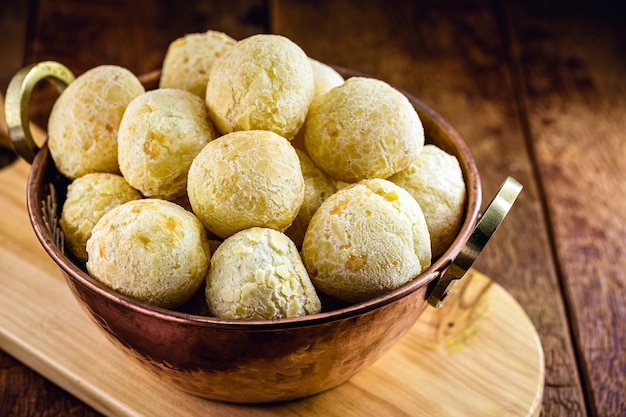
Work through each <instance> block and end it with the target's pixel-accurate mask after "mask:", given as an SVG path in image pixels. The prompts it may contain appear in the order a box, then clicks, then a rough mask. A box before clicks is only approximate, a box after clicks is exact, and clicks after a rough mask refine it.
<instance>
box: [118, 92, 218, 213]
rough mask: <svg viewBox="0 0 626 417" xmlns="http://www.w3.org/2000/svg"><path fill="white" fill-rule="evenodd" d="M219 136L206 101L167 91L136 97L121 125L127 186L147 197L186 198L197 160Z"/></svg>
mask: <svg viewBox="0 0 626 417" xmlns="http://www.w3.org/2000/svg"><path fill="white" fill-rule="evenodd" d="M217 136H218V133H217V130H216V129H215V128H214V127H213V124H212V123H211V121H210V120H209V117H208V112H207V109H206V106H205V105H204V101H203V100H202V99H201V98H199V97H198V96H196V95H194V94H192V93H190V92H188V91H184V90H177V89H173V88H161V89H157V90H151V91H148V92H146V93H145V94H142V95H140V96H139V97H137V98H135V99H134V100H133V101H132V102H131V103H130V104H129V105H128V108H127V109H126V112H125V113H124V117H123V118H122V122H121V124H120V130H119V136H118V146H119V165H120V170H121V172H122V175H124V178H126V181H128V183H129V184H130V185H132V186H133V187H135V188H136V189H138V190H139V191H141V193H142V194H143V195H144V196H146V197H153V198H161V199H164V200H171V201H173V200H176V199H179V198H180V197H183V196H184V195H185V193H186V189H187V172H188V171H189V167H190V166H191V162H192V161H193V158H194V157H195V156H196V155H197V154H198V153H199V152H200V151H201V150H202V148H204V146H205V145H206V144H207V143H209V142H210V141H211V140H213V139H214V138H216V137H217Z"/></svg>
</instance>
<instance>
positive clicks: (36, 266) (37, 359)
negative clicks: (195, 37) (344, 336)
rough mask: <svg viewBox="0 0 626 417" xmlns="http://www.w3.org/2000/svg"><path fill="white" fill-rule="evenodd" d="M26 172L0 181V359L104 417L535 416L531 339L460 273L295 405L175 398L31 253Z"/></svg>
mask: <svg viewBox="0 0 626 417" xmlns="http://www.w3.org/2000/svg"><path fill="white" fill-rule="evenodd" d="M29 168H30V167H29V165H27V164H26V163H24V162H22V161H21V160H20V161H17V162H15V163H14V164H12V165H11V166H9V167H6V168H3V169H2V170H0V183H1V184H2V187H1V190H0V205H1V207H2V214H1V215H0V348H2V349H4V350H5V351H7V352H9V353H10V354H11V355H13V356H15V357H16V358H17V359H19V360H21V361H22V362H24V363H25V364H27V365H28V366H30V367H32V368H33V369H35V370H36V371H38V372H39V373H41V374H42V375H44V376H45V377H47V378H48V379H50V380H52V381H53V382H55V383H56V384H58V385H59V386H61V387H63V388H64V389H66V390H67V391H69V392H71V393H73V394H74V395H76V396H77V397H78V398H80V399H82V400H83V401H85V402H86V403H87V404H89V405H91V406H92V407H93V408H95V409H97V410H98V411H100V412H102V413H104V414H106V415H110V416H149V417H158V416H191V415H211V416H270V415H272V416H274V415H278V416H295V415H297V416H320V415H324V416H337V417H339V416H341V417H346V416H381V415H384V416H412V415H419V416H437V417H442V416H459V415H463V416H480V417H485V416H497V417H503V416H538V415H539V413H540V410H541V403H542V395H543V384H544V358H543V350H542V348H541V343H540V341H539V337H538V335H537V332H536V330H535V328H534V327H533V325H532V323H531V322H530V320H529V318H528V316H527V315H526V313H525V312H524V311H523V309H522V308H521V307H520V306H519V304H518V303H517V302H516V301H515V300H514V299H513V298H512V297H511V296H510V295H509V294H508V293H507V292H506V291H505V290H504V289H503V288H502V287H501V286H499V285H498V284H496V283H495V282H494V281H492V280H491V279H489V278H488V277H486V276H485V275H483V274H481V273H479V272H477V271H470V273H469V274H468V275H467V276H466V277H465V278H464V279H463V280H462V281H461V282H460V283H459V284H457V285H456V286H454V287H453V293H452V294H451V295H450V296H449V297H448V298H447V299H446V301H445V303H444V307H443V308H441V309H439V310H436V309H434V308H429V309H428V310H427V311H426V312H425V313H424V315H423V316H422V318H421V319H420V320H419V321H418V322H417V323H416V324H415V325H414V326H413V328H412V329H411V330H410V331H409V332H408V334H407V335H406V336H405V337H403V338H402V339H401V341H400V342H399V343H398V344H397V345H396V346H394V347H393V348H392V350H390V351H389V352H388V353H386V354H385V355H384V356H383V357H382V358H381V359H380V360H378V361H377V362H376V363H375V364H374V365H372V366H371V367H369V368H368V369H366V370H363V371H361V372H360V373H358V374H357V375H355V376H354V377H353V378H352V379H350V380H349V381H348V382H346V383H345V384H343V385H341V386H339V387H337V388H335V389H333V390H330V391H327V392H325V393H322V394H319V395H316V396H313V397H310V398H306V399H303V400H299V401H293V402H288V403H284V404H279V405H275V404H274V405H267V406H239V405H232V404H223V403H217V402H213V401H208V400H203V399H200V398H197V397H193V396H190V395H188V394H185V393H182V392H180V391H178V390H176V389H173V388H171V387H169V386H167V385H166V384H164V383H162V382H161V381H159V380H158V379H156V378H155V377H153V376H152V374H148V373H146V372H144V371H143V369H141V368H139V367H138V366H136V365H135V364H134V362H132V361H131V359H130V358H128V357H127V356H126V355H125V354H123V353H121V352H120V351H118V350H117V348H116V347H114V345H113V344H112V343H111V342H109V340H108V339H106V338H105V336H104V335H103V334H101V333H100V330H99V329H98V328H97V327H96V326H95V324H93V323H92V322H91V320H90V319H89V318H88V316H87V314H86V312H84V311H83V310H82V308H81V307H80V306H79V304H78V302H77V301H76V300H75V299H74V297H73V295H72V293H71V292H70V290H69V288H68V287H67V286H66V284H65V281H64V279H63V277H62V275H61V273H60V271H59V270H58V269H57V267H56V265H55V264H54V263H53V262H52V261H51V260H50V259H49V258H48V256H47V254H46V253H45V252H44V250H43V249H42V248H41V246H40V245H39V242H38V241H37V239H36V237H35V234H34V232H33V231H32V229H31V225H30V222H29V220H28V214H27V209H26V203H25V200H26V197H25V196H26V177H27V173H28V170H29Z"/></svg>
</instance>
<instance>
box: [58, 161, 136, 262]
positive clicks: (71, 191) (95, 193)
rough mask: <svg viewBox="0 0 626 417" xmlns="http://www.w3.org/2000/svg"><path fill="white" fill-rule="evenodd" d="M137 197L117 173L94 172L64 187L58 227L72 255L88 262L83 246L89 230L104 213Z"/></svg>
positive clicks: (89, 232)
mask: <svg viewBox="0 0 626 417" xmlns="http://www.w3.org/2000/svg"><path fill="white" fill-rule="evenodd" d="M140 198H141V194H140V193H139V191H137V190H135V189H134V188H133V187H131V186H130V185H129V184H128V182H126V180H125V179H124V178H123V177H122V176H120V175H117V174H109V173H102V172H97V173H91V174H85V175H83V176H82V177H79V178H77V179H75V180H74V181H72V183H71V184H70V185H69V187H68V188H67V195H66V197H65V202H64V203H63V209H62V212H61V219H60V221H59V225H60V226H61V230H62V231H63V235H64V236H65V242H66V243H67V244H68V246H69V248H70V250H71V251H72V253H73V254H74V256H75V257H76V258H77V259H79V260H81V261H86V260H87V250H86V245H87V240H88V239H89V237H90V236H91V229H92V228H93V227H94V226H95V224H96V223H97V222H98V220H100V218H101V217H102V216H103V215H104V214H106V213H107V212H108V211H109V210H111V209H112V208H114V207H117V206H119V205H120V204H123V203H126V202H128V201H131V200H138V199H140Z"/></svg>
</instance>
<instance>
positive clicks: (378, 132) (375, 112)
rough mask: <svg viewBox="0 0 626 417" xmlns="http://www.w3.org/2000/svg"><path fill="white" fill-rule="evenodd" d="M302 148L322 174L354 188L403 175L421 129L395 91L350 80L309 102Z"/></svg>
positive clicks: (417, 147) (417, 150)
mask: <svg viewBox="0 0 626 417" xmlns="http://www.w3.org/2000/svg"><path fill="white" fill-rule="evenodd" d="M304 146H305V149H306V151H307V153H308V154H309V156H310V157H311V159H312V160H313V162H315V164H316V165H317V166H319V167H320V168H321V169H322V170H324V171H325V172H326V173H328V174H329V175H331V176H332V177H334V178H337V179H339V180H341V181H345V182H350V183H354V182H357V181H360V180H362V179H367V178H387V177H389V176H391V175H392V174H395V173H396V172H399V171H402V170H403V169H406V168H407V167H408V166H409V165H410V164H411V162H413V161H414V160H415V158H416V157H417V155H419V153H420V152H421V150H422V147H423V146H424V128H423V127H422V123H421V121H420V119H419V116H418V115H417V112H416V111H415V109H414V108H413V106H412V105H411V103H410V102H409V100H408V99H407V98H406V97H405V96H404V95H403V94H402V93H400V92H399V91H398V90H396V89H395V88H393V87H391V86H390V85H389V84H387V83H385V82H383V81H380V80H376V79H373V78H364V77H352V78H349V79H348V80H346V82H344V83H343V84H342V85H340V86H339V87H335V88H333V89H332V90H330V91H329V92H327V93H326V94H324V95H323V96H322V97H320V98H319V99H317V100H315V101H313V103H312V104H311V109H310V111H309V114H308V116H307V119H306V123H305V126H304Z"/></svg>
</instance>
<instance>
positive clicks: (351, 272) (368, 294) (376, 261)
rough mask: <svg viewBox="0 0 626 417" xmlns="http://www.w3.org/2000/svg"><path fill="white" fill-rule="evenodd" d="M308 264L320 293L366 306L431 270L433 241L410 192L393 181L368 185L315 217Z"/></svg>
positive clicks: (305, 252) (307, 243) (305, 250)
mask: <svg viewBox="0 0 626 417" xmlns="http://www.w3.org/2000/svg"><path fill="white" fill-rule="evenodd" d="M302 259H303V261H304V265H305V266H306V269H307V271H308V272H309V276H310V277H311V280H312V281H313V284H314V285H315V287H316V288H317V289H318V290H320V291H322V292H324V293H326V294H328V295H330V296H333V297H335V298H338V299H340V300H344V301H348V302H360V301H364V300H368V299H370V298H373V297H376V296H379V295H382V294H385V293H387V292H389V291H391V290H394V289H396V288H398V287H400V286H402V285H404V284H405V283H407V282H409V281H410V280H411V279H413V278H414V277H416V276H417V275H419V274H420V273H421V272H422V271H423V270H425V269H426V268H428V267H429V266H430V262H431V250H430V236H429V234H428V227H427V226H426V221H425V220H424V214H423V213H422V210H421V209H420V206H419V204H417V202H416V201H415V199H413V197H411V196H410V195H409V193H408V192H406V191H405V190H403V189H402V188H400V187H398V186H397V185H395V184H394V183H392V182H390V181H387V180H383V179H370V180H362V181H360V182H358V183H356V184H353V185H350V186H348V187H346V188H344V189H342V190H339V191H337V192H336V193H335V194H333V195H332V196H330V197H329V198H328V199H327V200H326V201H324V202H323V203H322V205H321V206H320V208H319V209H318V210H317V212H315V215H314V216H313V218H312V219H311V222H310V223H309V228H308V229H307V231H306V234H305V236H304V242H303V244H302Z"/></svg>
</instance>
